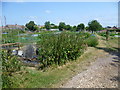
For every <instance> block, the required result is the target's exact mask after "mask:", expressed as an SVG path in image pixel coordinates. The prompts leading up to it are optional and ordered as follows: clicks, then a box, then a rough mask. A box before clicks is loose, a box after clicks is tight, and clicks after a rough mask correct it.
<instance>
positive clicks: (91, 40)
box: [85, 36, 98, 47]
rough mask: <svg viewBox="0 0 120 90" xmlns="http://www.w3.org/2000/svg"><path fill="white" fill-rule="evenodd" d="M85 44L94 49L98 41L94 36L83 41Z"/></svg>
mask: <svg viewBox="0 0 120 90" xmlns="http://www.w3.org/2000/svg"><path fill="white" fill-rule="evenodd" d="M85 42H86V44H87V45H88V46H90V47H95V46H97V45H98V39H97V37H95V36H91V37H89V38H88V39H86V40H85Z"/></svg>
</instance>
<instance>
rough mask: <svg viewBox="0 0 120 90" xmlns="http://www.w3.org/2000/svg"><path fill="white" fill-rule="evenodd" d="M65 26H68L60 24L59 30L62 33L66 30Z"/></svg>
mask: <svg viewBox="0 0 120 90" xmlns="http://www.w3.org/2000/svg"><path fill="white" fill-rule="evenodd" d="M65 26H66V25H65V23H64V22H60V23H59V26H58V28H59V30H60V31H63V30H64V29H65Z"/></svg>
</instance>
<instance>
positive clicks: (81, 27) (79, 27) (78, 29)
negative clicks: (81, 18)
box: [77, 23, 85, 31]
mask: <svg viewBox="0 0 120 90" xmlns="http://www.w3.org/2000/svg"><path fill="white" fill-rule="evenodd" d="M84 29H85V25H84V24H83V23H81V24H79V25H78V26H77V31H83V30H84Z"/></svg>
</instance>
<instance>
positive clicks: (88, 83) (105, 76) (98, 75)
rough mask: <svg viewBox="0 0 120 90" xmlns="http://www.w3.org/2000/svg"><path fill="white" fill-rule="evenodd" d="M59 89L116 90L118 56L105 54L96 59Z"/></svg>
mask: <svg viewBox="0 0 120 90" xmlns="http://www.w3.org/2000/svg"><path fill="white" fill-rule="evenodd" d="M61 88H118V56H116V55H111V54H107V55H106V57H104V58H98V59H97V60H96V61H95V62H94V63H92V65H91V66H89V67H88V68H87V70H85V71H83V72H81V73H79V74H78V75H76V76H74V77H73V78H71V80H69V81H68V82H67V83H66V84H63V85H62V86H61Z"/></svg>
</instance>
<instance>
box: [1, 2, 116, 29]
mask: <svg viewBox="0 0 120 90" xmlns="http://www.w3.org/2000/svg"><path fill="white" fill-rule="evenodd" d="M4 16H5V17H6V24H19V25H25V24H26V23H28V22H29V21H35V23H36V24H37V25H44V23H45V22H46V21H50V22H51V23H54V24H57V25H58V24H59V22H65V23H66V24H70V25H72V26H73V25H78V24H80V23H84V24H85V25H86V26H87V24H88V22H90V21H91V20H98V22H100V24H102V26H103V27H106V26H117V25H118V2H2V17H4ZM2 21H3V22H2V23H3V25H4V23H5V22H4V19H3V20H2Z"/></svg>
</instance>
